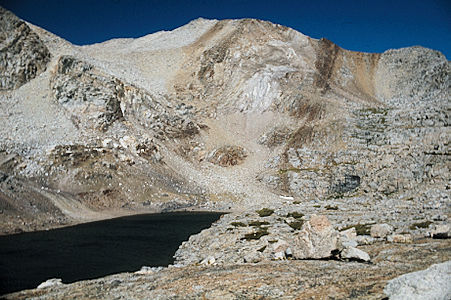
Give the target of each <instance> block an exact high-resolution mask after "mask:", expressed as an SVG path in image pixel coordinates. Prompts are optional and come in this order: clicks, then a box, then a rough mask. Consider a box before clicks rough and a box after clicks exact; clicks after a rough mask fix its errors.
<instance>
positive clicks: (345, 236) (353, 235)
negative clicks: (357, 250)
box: [338, 227, 358, 248]
mask: <svg viewBox="0 0 451 300" xmlns="http://www.w3.org/2000/svg"><path fill="white" fill-rule="evenodd" d="M356 239H357V232H356V230H355V228H354V227H351V228H349V229H347V230H344V231H341V232H340V233H339V236H338V242H339V244H340V245H341V247H342V248H346V247H357V245H358V244H357V240H356Z"/></svg>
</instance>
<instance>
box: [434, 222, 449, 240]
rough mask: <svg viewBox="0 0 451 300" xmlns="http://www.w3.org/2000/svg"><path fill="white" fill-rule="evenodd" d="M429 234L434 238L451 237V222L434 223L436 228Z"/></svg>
mask: <svg viewBox="0 0 451 300" xmlns="http://www.w3.org/2000/svg"><path fill="white" fill-rule="evenodd" d="M429 236H430V237H431V238H434V239H447V238H450V237H451V226H450V225H449V224H438V225H434V229H433V230H431V232H429Z"/></svg>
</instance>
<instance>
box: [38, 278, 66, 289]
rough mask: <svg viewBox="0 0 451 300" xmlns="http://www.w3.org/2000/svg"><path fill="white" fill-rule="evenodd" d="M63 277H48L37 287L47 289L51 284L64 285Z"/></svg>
mask: <svg viewBox="0 0 451 300" xmlns="http://www.w3.org/2000/svg"><path fill="white" fill-rule="evenodd" d="M62 284H63V282H62V279H61V278H52V279H48V280H46V281H44V282H43V283H41V284H40V285H38V287H37V289H45V288H48V287H51V286H55V285H62Z"/></svg>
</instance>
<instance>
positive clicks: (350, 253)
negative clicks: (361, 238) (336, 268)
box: [340, 247, 371, 261]
mask: <svg viewBox="0 0 451 300" xmlns="http://www.w3.org/2000/svg"><path fill="white" fill-rule="evenodd" d="M340 257H341V258H344V259H352V260H361V261H370V259H371V258H370V256H369V255H368V253H366V252H365V251H362V250H360V249H357V248H354V247H346V248H344V249H343V251H341V253H340Z"/></svg>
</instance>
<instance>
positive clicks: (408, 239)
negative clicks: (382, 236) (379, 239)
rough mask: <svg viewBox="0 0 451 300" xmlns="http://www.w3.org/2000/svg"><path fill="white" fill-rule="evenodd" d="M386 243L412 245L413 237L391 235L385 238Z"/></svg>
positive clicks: (409, 235)
mask: <svg viewBox="0 0 451 300" xmlns="http://www.w3.org/2000/svg"><path fill="white" fill-rule="evenodd" d="M387 241H388V242H390V243H405V244H406V243H407V244H408V243H412V242H413V237H412V235H411V234H409V233H405V234H392V235H389V236H387Z"/></svg>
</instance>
